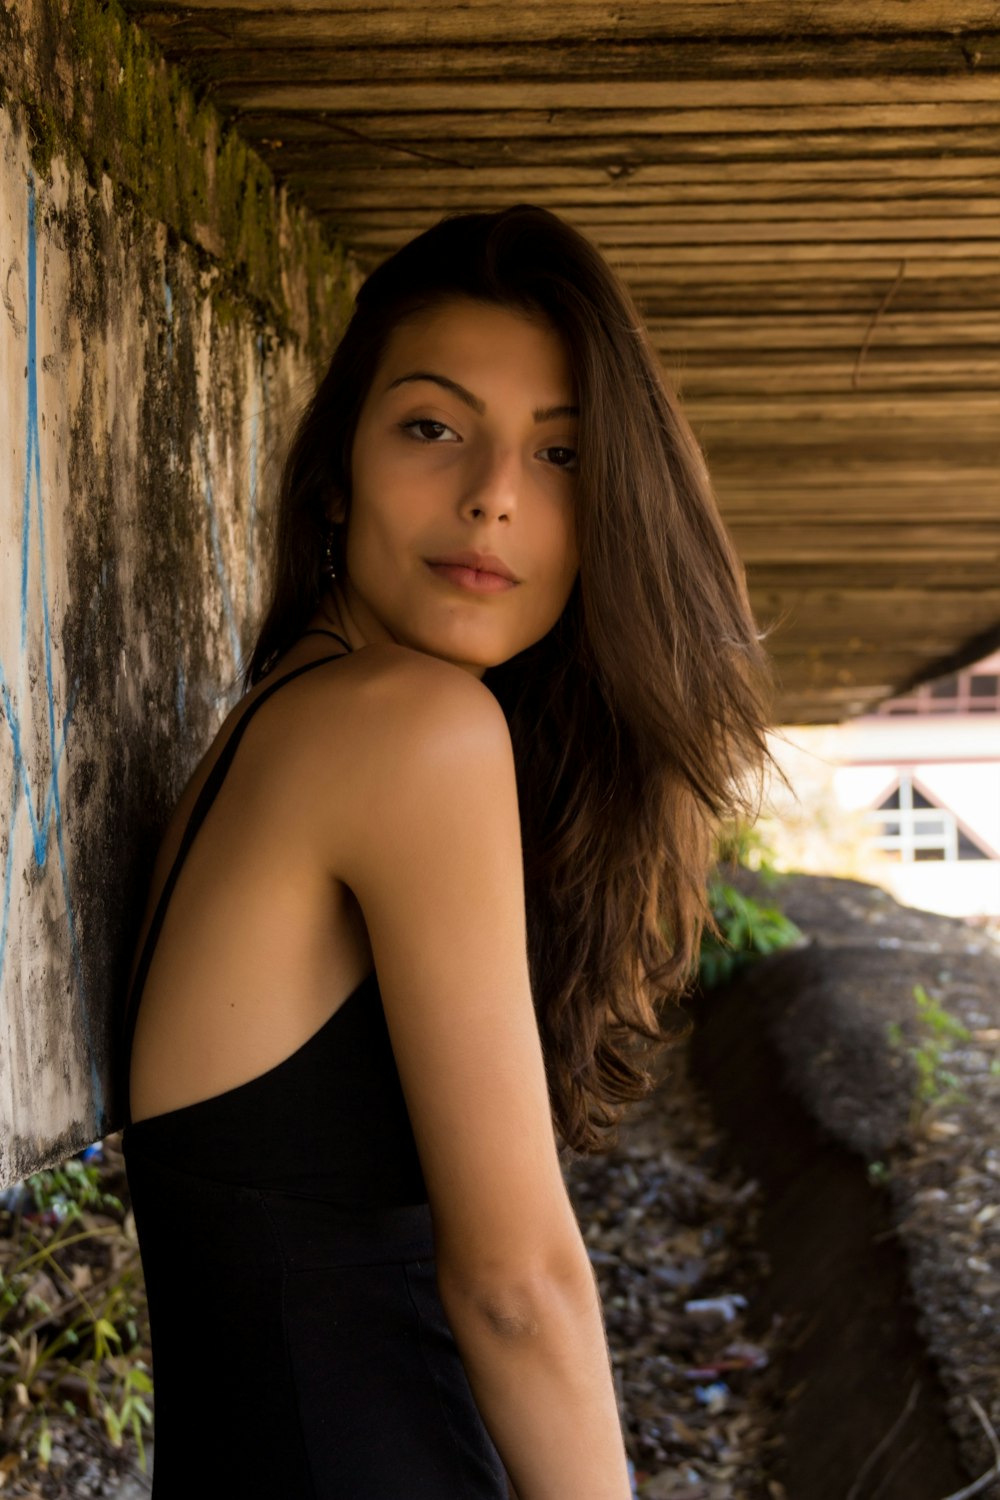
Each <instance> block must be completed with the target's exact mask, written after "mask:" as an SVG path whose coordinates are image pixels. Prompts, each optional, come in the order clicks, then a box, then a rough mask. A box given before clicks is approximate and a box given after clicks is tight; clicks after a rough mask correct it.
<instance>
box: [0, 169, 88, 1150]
mask: <svg viewBox="0 0 1000 1500" xmlns="http://www.w3.org/2000/svg"><path fill="white" fill-rule="evenodd" d="M37 263H38V242H37V230H36V223H35V179H34V176H33V174H32V173H31V172H29V173H28V307H27V334H28V351H27V361H26V380H27V430H26V435H25V469H24V491H23V496H22V511H21V652H22V659H21V665H22V667H23V661H24V651H25V645H26V642H27V635H28V604H29V599H28V562H29V557H30V551H31V517H32V504H31V499H32V491H34V500H35V504H34V515H35V519H36V522H37V526H38V561H39V573H40V578H41V606H42V627H43V638H44V645H45V695H46V710H47V720H48V733H49V770H48V775H47V780H46V784H45V786H44V798H43V801H42V807H41V811H40V813H39V814H38V815H37V816H36V813H35V795H34V792H33V788H32V785H31V779H30V775H29V771H28V765H27V762H26V760H25V757H24V753H23V750H22V741H21V721H20V718H19V715H18V713H17V710H16V708H15V704H14V700H13V697H12V695H11V692H10V688H9V686H8V681H7V674H6V672H5V671H4V668H3V663H2V662H0V704H2V706H3V713H4V717H5V719H6V722H7V727H8V729H9V731H10V736H11V742H12V745H13V750H14V774H13V778H12V789H11V804H10V812H9V816H8V823H7V827H8V841H7V858H6V860H5V863H4V876H3V903H2V920H0V985H2V983H3V974H4V966H5V959H6V952H7V935H8V925H9V916H10V893H11V886H12V883H13V873H14V870H13V863H14V861H13V850H14V841H15V840H14V829H15V820H16V818H17V812H18V807H19V803H20V793H21V791H22V789H23V792H24V802H25V807H26V808H27V813H28V820H29V824H30V827H31V838H32V853H33V856H34V860H35V863H36V865H37V866H38V867H39V869H44V868H45V865H46V862H47V858H48V848H49V827H50V822H51V824H52V825H53V826H54V829H55V838H56V848H57V851H58V857H59V872H60V877H61V881H62V889H63V896H64V900H65V906H66V924H67V929H68V935H69V946H70V955H71V958H72V962H73V970H74V974H75V976H76V985H77V993H78V995H79V997H80V1002H81V1011H82V1016H83V1029H84V1039H85V1042H86V1047H87V1054H88V1062H89V1067H90V1086H91V1094H92V1098H93V1101H94V1107H95V1110H96V1112H97V1119H98V1121H99V1122H101V1123H103V1121H104V1114H105V1101H104V1089H103V1086H102V1083H101V1078H100V1074H99V1073H98V1070H97V1062H96V1056H95V1049H94V1039H93V1027H92V1023H91V1016H90V1008H89V1005H88V1003H87V995H86V985H85V982H84V977H83V967H82V964H81V960H80V945H79V940H78V937H77V931H76V920H75V917H74V915H73V898H72V891H71V887H70V878H69V869H68V866H67V862H66V847H65V837H64V820H63V809H62V799H61V796H60V792H59V763H60V761H61V760H62V755H63V751H64V749H65V746H66V732H67V729H68V727H69V723H70V719H71V716H72V712H73V704H74V702H75V696H76V684H74V687H73V690H72V692H71V695H70V702H69V704H68V706H67V710H66V713H65V715H64V717H63V720H62V723H61V725H60V734H59V735H58V737H57V733H56V720H55V714H56V706H55V687H54V683H53V672H52V629H51V623H50V619H49V584H48V575H47V571H46V548H45V518H44V508H43V505H42V465H41V445H40V441H39V422H38V368H37V365H38V318H37V296H38V274H37V272H38V265H37ZM94 602H95V601H94V600H91V613H92V611H93V606H94Z"/></svg>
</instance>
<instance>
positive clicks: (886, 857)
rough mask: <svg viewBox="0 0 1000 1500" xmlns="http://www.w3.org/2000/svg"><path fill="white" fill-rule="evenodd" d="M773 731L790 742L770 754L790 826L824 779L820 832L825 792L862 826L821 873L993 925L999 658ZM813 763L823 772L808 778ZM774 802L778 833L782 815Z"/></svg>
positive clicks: (998, 883)
mask: <svg viewBox="0 0 1000 1500" xmlns="http://www.w3.org/2000/svg"><path fill="white" fill-rule="evenodd" d="M782 736H783V738H784V740H787V741H788V742H791V744H790V746H788V747H786V746H785V744H784V743H783V740H782V739H778V740H777V741H775V742H773V743H772V749H773V751H774V753H775V754H776V756H777V757H778V759H779V760H780V761H781V762H782V764H783V765H784V767H785V770H786V773H787V774H788V776H789V778H790V780H791V781H792V783H793V785H794V786H795V787H796V791H797V792H798V793H799V796H800V797H801V798H803V803H802V807H801V811H800V814H799V816H800V819H802V820H804V821H803V823H802V825H801V826H805V825H806V824H807V823H808V820H809V816H810V802H809V795H810V791H812V792H815V790H816V788H817V786H820V785H822V784H823V782H824V780H825V783H826V784H825V791H826V794H827V795H826V799H825V801H826V806H825V807H824V810H823V816H822V817H818V818H817V821H816V831H817V833H818V834H819V835H820V837H821V836H822V828H823V825H824V823H829V822H830V821H831V818H830V807H829V802H830V799H831V794H832V801H833V803H834V804H835V805H836V807H837V808H839V809H840V810H841V811H842V813H843V814H844V817H845V819H849V820H850V822H851V826H852V827H853V828H854V829H855V830H863V829H866V830H867V839H866V840H865V839H863V840H862V847H861V849H860V852H859V848H858V845H857V844H855V846H854V850H853V854H852V862H853V868H852V869H851V870H850V871H849V872H848V871H847V870H844V869H842V868H841V869H839V870H838V869H835V868H834V869H831V873H853V874H856V875H858V876H859V877H860V878H862V879H867V880H872V881H875V882H876V883H878V884H879V885H882V886H884V887H886V889H888V890H890V891H891V892H892V894H893V895H894V896H896V897H897V899H898V900H900V901H903V902H905V903H906V904H907V905H908V906H917V907H921V908H923V909H925V910H930V911H938V912H944V913H946V914H948V915H951V916H960V917H978V918H981V919H983V920H984V921H987V922H989V921H990V919H994V920H995V919H997V918H1000V651H996V652H994V653H992V654H991V655H990V656H987V657H985V658H983V659H982V660H981V661H979V662H977V663H976V664H975V665H974V666H971V667H967V668H965V669H964V670H962V671H960V672H956V673H952V674H950V675H949V676H946V677H939V678H937V679H936V680H935V681H933V682H929V683H925V684H924V685H923V686H921V687H920V688H918V689H916V690H915V691H914V692H912V693H909V694H906V695H905V696H901V697H898V698H892V699H888V700H887V701H886V702H884V703H882V704H881V705H880V706H879V708H878V709H877V710H876V711H875V712H873V713H870V714H865V715H862V716H861V717H858V718H856V719H852V720H850V721H849V722H847V723H845V724H838V725H797V726H790V727H788V728H787V729H785V730H783V731H782ZM792 747H794V749H793V748H792ZM795 750H797V751H798V752H800V753H799V754H798V755H797V754H795ZM810 762H811V764H808V770H807V771H806V773H805V775H804V776H803V775H802V768H803V767H804V766H807V763H810ZM817 767H825V768H826V773H827V774H826V776H825V778H824V776H823V775H822V774H821V775H820V778H819V781H817V777H816V768H817ZM800 779H801V780H802V781H803V782H804V784H807V785H808V786H809V789H810V790H807V791H805V792H803V791H802V790H801V789H800V785H799V783H800ZM823 802H824V797H823V796H822V794H820V796H819V799H818V805H819V804H822V803H823ZM773 806H774V818H775V825H774V826H775V828H776V829H777V828H778V827H779V826H780V824H781V821H782V819H783V817H784V816H785V813H784V812H783V810H782V808H781V807H780V806H779V805H778V803H774V804H773ZM865 844H866V845H867V850H868V853H867V856H866V854H865V848H864V845H865ZM822 858H823V856H822V854H821V853H820V854H819V855H818V857H817V859H815V860H813V862H812V868H814V869H816V868H820V867H821V865H822ZM785 862H786V864H787V860H786V861H785ZM833 863H834V864H835V863H836V857H834V860H833ZM866 864H867V866H868V867H867V868H866V867H865V865H866ZM798 867H800V868H801V867H802V862H801V861H799V862H798ZM991 925H992V924H991Z"/></svg>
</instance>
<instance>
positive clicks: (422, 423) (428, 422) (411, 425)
mask: <svg viewBox="0 0 1000 1500" xmlns="http://www.w3.org/2000/svg"><path fill="white" fill-rule="evenodd" d="M399 425H400V427H401V428H402V429H403V431H404V432H410V431H412V432H413V436H414V437H415V438H416V441H417V442H418V443H436V442H437V440H438V435H439V434H440V433H442V432H450V433H451V434H452V436H453V437H458V433H457V432H455V429H454V428H453V427H446V426H445V424H444V422H435V421H433V420H432V419H431V418H430V417H414V418H413V419H412V420H411V421H409V422H400V424H399ZM418 427H419V428H424V427H431V428H436V429H437V430H436V432H434V433H432V434H431V436H428V435H427V433H426V432H421V433H420V434H419V435H418V434H417V432H416V431H415V429H416V428H418Z"/></svg>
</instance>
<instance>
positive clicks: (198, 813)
mask: <svg viewBox="0 0 1000 1500" xmlns="http://www.w3.org/2000/svg"><path fill="white" fill-rule="evenodd" d="M333 633H334V632H333V631H330V632H329V634H331V635H332V634H333ZM345 644H346V643H345ZM350 650H351V647H350V646H349V645H348V647H347V651H346V652H345V651H335V652H334V653H333V655H332V656H319V657H317V658H316V660H315V661H307V662H306V663H305V664H304V665H303V666H300V667H295V668H294V669H293V670H292V671H291V672H285V673H283V675H282V676H281V677H279V678H278V679H277V680H276V681H275V682H271V683H269V684H268V685H267V687H265V688H264V689H263V691H262V692H261V693H260V695H259V696H258V697H257V698H255V699H254V701H253V702H252V703H251V705H250V707H249V708H248V709H247V711H246V713H245V714H243V716H242V718H240V719H238V720H237V723H236V727H235V729H233V730H232V731H231V732H230V735H229V738H228V739H227V740H226V743H225V744H224V745H223V747H222V750H221V751H220V753H219V756H218V758H217V759H216V762H215V764H214V765H213V767H212V769H211V771H210V772H209V773H208V776H207V777H206V778H205V781H204V784H203V785H202V788H201V791H200V792H199V793H198V796H197V799H196V801H195V804H194V807H193V808H192V810H191V815H190V817H189V818H188V820H187V824H186V826H185V829H184V833H183V835H182V836H181V842H180V847H179V848H178V850H177V854H176V856H175V858H174V862H173V864H172V865H171V867H170V873H169V875H168V876H167V878H166V880H165V881H164V885H163V890H162V891H161V892H160V899H159V901H158V902H157V903H156V910H155V911H154V913H153V916H152V919H151V921H150V924H149V931H148V932H147V934H146V940H145V942H144V943H143V945H142V952H141V954H140V956H139V963H138V965H137V967H136V971H135V977H134V979H133V980H132V983H131V985H130V986H129V990H128V994H127V996H126V999H125V1014H124V1018H123V1043H122V1045H123V1053H122V1060H121V1077H122V1086H123V1089H124V1093H125V1123H126V1124H127V1125H131V1123H132V1110H131V1101H130V1099H129V1089H128V1075H129V1064H130V1059H131V1053H132V1040H133V1037H134V1035H135V1024H136V1018H137V1015H138V1010H139V1001H140V1000H141V998H142V989H143V985H144V984H145V982H146V976H147V974H148V972H149V966H150V963H151V962H152V958H153V949H154V948H155V946H156V940H157V938H158V937H159V935H160V928H161V927H162V926H163V919H164V917H165V916H166V910H167V905H168V903H169V901H170V897H171V894H172V893H173V889H174V886H175V885H176V884H177V877H178V876H179V875H180V872H181V866H182V865H183V863H184V858H185V856H186V854H187V852H188V850H189V849H190V847H191V845H192V843H193V842H194V838H195V835H196V834H197V832H198V829H199V828H200V827H201V825H202V822H203V821H204V819H205V815H206V813H207V812H208V809H209V807H210V806H211V805H212V802H213V800H214V798H215V796H216V794H217V792H218V790H219V788H220V786H221V785H222V782H223V779H224V778H225V775H226V772H227V771H228V769H229V766H230V764H231V762H232V759H233V756H234V755H235V754H236V747H237V745H238V744H239V742H240V739H241V738H242V736H243V731H244V730H245V729H246V727H247V725H248V724H249V722H250V720H251V719H252V718H253V715H254V714H255V713H256V711H257V709H258V708H259V707H260V705H261V704H262V703H263V702H264V700H265V699H266V698H269V697H270V696H271V694H272V693H274V692H276V691H277V689H278V688H279V687H281V685H282V683H284V682H289V681H290V680H291V679H292V678H293V677H298V676H299V674H300V673H301V672H308V671H309V670H310V669H311V668H312V667H320V666H322V665H323V663H324V662H327V661H339V660H340V658H341V657H342V656H346V655H347V654H348V652H349V651H350Z"/></svg>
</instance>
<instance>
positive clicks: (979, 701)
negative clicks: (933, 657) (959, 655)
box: [873, 667, 1000, 716]
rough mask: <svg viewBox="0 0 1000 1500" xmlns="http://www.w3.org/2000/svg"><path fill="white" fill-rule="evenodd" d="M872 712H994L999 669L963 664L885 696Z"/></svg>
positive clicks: (998, 703)
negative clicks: (958, 669)
mask: <svg viewBox="0 0 1000 1500" xmlns="http://www.w3.org/2000/svg"><path fill="white" fill-rule="evenodd" d="M873 712H874V713H875V714H883V715H893V716H898V715H901V714H996V713H1000V672H983V671H977V670H976V668H975V667H967V668H966V669H965V670H964V671H962V672H949V673H948V674H947V676H945V677H937V678H935V679H934V681H933V682H923V683H921V684H920V686H919V687H917V688H914V689H913V691H912V692H909V693H905V694H900V695H899V697H897V698H887V699H886V700H885V701H884V702H883V703H880V704H879V705H878V707H877V708H875V709H874V710H873Z"/></svg>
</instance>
